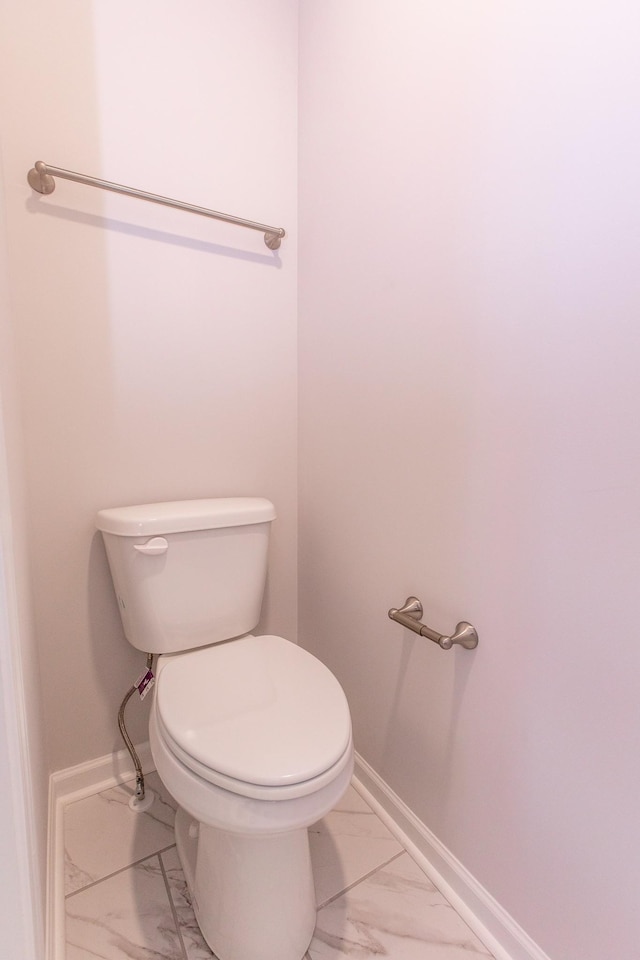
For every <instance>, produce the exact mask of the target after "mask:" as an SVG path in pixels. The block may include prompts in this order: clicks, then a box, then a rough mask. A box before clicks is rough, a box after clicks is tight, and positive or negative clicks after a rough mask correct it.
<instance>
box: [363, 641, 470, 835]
mask: <svg viewBox="0 0 640 960" xmlns="http://www.w3.org/2000/svg"><path fill="white" fill-rule="evenodd" d="M399 629H401V630H402V633H403V637H402V641H401V643H402V648H401V652H400V658H399V662H398V667H397V674H396V680H395V685H394V688H393V698H392V700H391V703H390V708H389V722H388V724H387V735H386V740H385V743H384V747H383V751H382V758H383V759H382V769H383V770H387V769H388V770H391V769H392V768H393V767H394V766H395V765H397V764H399V765H400V766H402V764H403V763H405V762H406V757H407V756H409V755H411V751H416V750H417V751H419V753H418V755H422V756H423V757H424V765H423V768H424V771H425V774H424V776H421V775H420V774H417V775H416V779H417V780H418V781H423V790H424V792H425V793H428V794H430V795H431V797H432V799H431V809H432V810H433V813H434V818H435V819H437V820H439V819H440V818H441V817H442V816H444V815H445V814H446V811H447V809H448V807H449V800H450V797H451V792H452V790H453V789H455V788H454V787H453V786H452V783H451V780H452V773H453V770H454V764H453V762H452V761H453V756H454V753H455V749H456V742H457V740H458V726H459V723H460V721H461V716H463V707H464V704H465V691H466V688H467V685H468V682H469V678H470V676H471V671H472V669H473V665H474V662H475V657H474V651H467V650H462V649H452V650H448V651H444V650H441V649H440V648H439V647H438V645H437V644H435V643H433V642H432V641H431V640H428V639H426V638H424V637H419V636H417V635H416V634H415V633H412V632H411V631H409V630H407V629H405V628H402V627H400V628H399ZM435 658H437V659H435ZM440 658H443V659H442V660H440ZM434 659H435V662H434ZM429 661H431V663H429ZM418 663H420V664H424V665H423V666H420V667H418V666H417V664H418ZM416 683H419V684H421V686H422V692H421V695H420V696H419V697H418V698H417V697H416V690H415V684H416ZM412 688H414V689H412ZM416 702H419V703H421V704H422V706H423V709H422V711H421V713H420V715H419V716H416V715H415V713H414V712H411V709H410V708H408V707H407V705H408V704H411V703H413V704H415V703H416ZM463 722H465V723H466V722H468V719H466V718H465V719H464V720H463ZM386 778H387V779H388V780H389V782H393V780H392V775H391V776H389V775H387V777H386ZM436 785H437V789H434V787H435V786H436Z"/></svg>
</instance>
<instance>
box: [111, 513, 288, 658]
mask: <svg viewBox="0 0 640 960" xmlns="http://www.w3.org/2000/svg"><path fill="white" fill-rule="evenodd" d="M275 515H276V514H275V509H274V507H273V504H272V503H271V502H270V501H269V500H265V499H263V498H261V497H232V498H225V499H211V500H179V501H173V502H171V503H146V504H143V505H141V506H136V507H116V508H114V509H111V510H101V511H100V512H99V513H98V516H97V519H96V526H97V528H98V530H100V531H101V533H102V537H103V539H104V544H105V547H106V551H107V557H108V560H109V568H110V570H111V578H112V580H113V585H114V588H115V592H116V597H117V600H118V607H119V609H120V616H121V618H122V625H123V627H124V632H125V635H126V637H127V640H128V641H129V643H131V644H133V646H134V647H137V648H138V649H139V650H144V651H145V652H147V653H175V652H178V651H180V650H189V649H190V648H192V647H202V646H206V645H208V644H210V643H219V642H220V641H222V640H228V639H230V638H231V637H239V636H241V635H242V634H244V633H249V631H250V630H252V629H253V628H254V627H255V626H256V624H257V623H258V620H259V619H260V608H261V606H262V595H263V592H264V584H265V579H266V574H267V549H268V544H269V528H270V524H271V521H272V520H274V519H275Z"/></svg>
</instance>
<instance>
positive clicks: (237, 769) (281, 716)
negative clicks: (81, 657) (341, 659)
mask: <svg viewBox="0 0 640 960" xmlns="http://www.w3.org/2000/svg"><path fill="white" fill-rule="evenodd" d="M274 517H275V511H274V509H273V506H272V504H271V503H270V502H269V501H267V500H263V499H261V498H233V499H225V500H203V501H179V502H174V503H161V504H145V505H143V506H141V507H124V508H116V509H113V510H103V511H101V512H100V513H99V514H98V521H97V526H98V528H99V529H100V530H101V531H102V535H103V538H104V542H105V546H106V549H107V557H108V560H109V566H110V570H111V574H112V579H113V582H114V587H115V591H116V596H117V599H118V604H119V609H120V613H121V617H122V621H123V626H124V629H125V633H126V635H127V638H128V639H129V641H130V642H131V643H133V645H134V646H136V647H138V648H139V649H141V650H145V651H147V652H152V653H158V654H159V655H160V656H159V659H158V663H157V668H156V684H155V689H154V696H153V702H152V707H151V714H150V721H149V739H150V744H151V752H152V756H153V759H154V762H155V765H156V769H157V771H158V774H159V776H160V778H161V779H162V781H163V782H164V784H165V786H166V787H167V789H168V790H169V792H170V793H171V794H172V796H173V797H174V798H175V800H176V801H177V803H178V804H179V810H178V814H177V817H176V845H177V849H178V854H179V857H180V861H181V864H182V866H183V869H184V874H185V878H186V881H187V886H188V888H189V891H190V894H191V899H192V903H193V907H194V911H195V914H196V919H197V921H198V924H199V926H200V929H201V931H202V934H203V936H204V938H205V940H206V941H207V943H208V944H209V946H210V947H211V949H212V950H213V951H214V953H215V954H216V956H217V957H218V958H219V960H301V958H302V957H303V956H304V954H305V952H306V949H307V947H308V945H309V943H310V941H311V938H312V935H313V931H314V927H315V912H316V906H315V893H314V887H313V877H312V871H311V862H310V856H309V842H308V835H307V827H308V826H310V825H311V824H312V823H314V822H316V821H317V820H319V819H320V818H321V817H323V816H325V815H326V814H327V813H328V812H329V811H330V810H331V809H332V808H333V806H334V805H335V804H336V803H337V802H338V800H339V799H340V797H341V796H342V795H343V794H344V792H345V790H346V789H347V787H348V784H349V781H350V779H351V775H352V771H353V741H352V732H351V720H350V715H349V708H348V704H347V701H346V698H345V695H344V693H343V691H342V688H341V687H340V684H339V683H338V681H337V680H336V678H335V677H334V676H333V675H332V674H331V672H330V671H329V670H328V669H327V667H326V666H325V665H324V664H322V663H321V662H320V661H319V660H318V659H316V658H315V657H314V656H312V655H311V654H310V653H308V652H307V651H305V650H303V649H302V648H301V647H298V646H297V645H296V644H294V643H291V642H290V641H288V640H286V639H284V638H282V637H278V636H273V635H266V636H254V635H253V634H251V633H250V632H249V631H250V630H251V629H252V628H253V627H254V626H255V624H256V622H257V620H258V617H259V612H260V602H261V599H262V592H263V588H264V580H265V575H266V557H267V549H266V547H267V540H268V532H269V525H270V523H271V521H272V520H273V519H274Z"/></svg>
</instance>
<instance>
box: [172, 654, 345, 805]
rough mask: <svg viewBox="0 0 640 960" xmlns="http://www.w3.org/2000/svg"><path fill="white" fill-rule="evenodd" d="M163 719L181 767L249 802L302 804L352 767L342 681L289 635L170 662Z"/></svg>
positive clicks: (188, 656)
mask: <svg viewBox="0 0 640 960" xmlns="http://www.w3.org/2000/svg"><path fill="white" fill-rule="evenodd" d="M154 712H155V713H156V720H157V725H158V732H159V734H160V735H161V737H162V739H163V740H164V741H165V744H166V746H167V747H168V748H169V749H170V750H171V752H172V753H173V754H174V755H175V756H176V758H177V759H178V760H179V761H180V762H181V763H183V764H184V765H185V766H186V767H188V768H189V769H191V770H192V771H193V772H194V773H196V774H197V775H198V776H200V777H202V778H203V779H205V780H208V781H209V782H211V783H213V784H216V785H218V786H221V787H223V788H225V789H227V790H229V791H230V792H232V793H236V794H240V795H243V796H246V797H254V798H257V799H273V800H278V799H290V798H295V797H302V796H305V795H307V794H310V793H312V792H314V791H316V790H318V789H321V788H322V786H324V784H325V783H328V782H330V781H331V780H332V779H334V778H335V777H336V776H338V775H339V773H340V771H341V770H342V769H343V767H346V766H347V765H349V764H350V763H351V758H352V749H353V748H352V739H351V720H350V715H349V708H348V705H347V701H346V697H345V695H344V693H343V691H342V688H341V686H340V684H339V683H338V681H337V680H336V678H335V677H334V676H333V674H332V673H331V672H330V671H329V670H328V669H327V668H326V667H325V666H324V664H323V663H321V662H320V661H319V660H317V659H316V658H315V657H314V656H313V655H312V654H310V653H308V652H307V651H306V650H303V649H302V648H301V647H298V646H297V645H296V644H293V643H291V642H290V641H288V640H285V639H284V638H282V637H276V636H262V637H254V636H247V637H243V638H241V639H239V640H233V641H230V642H228V643H222V644H215V645H213V646H210V647H204V648H199V649H197V650H194V651H191V652H190V653H186V654H178V655H175V656H172V657H162V658H161V660H160V662H159V664H158V676H157V685H156V695H155V702H154Z"/></svg>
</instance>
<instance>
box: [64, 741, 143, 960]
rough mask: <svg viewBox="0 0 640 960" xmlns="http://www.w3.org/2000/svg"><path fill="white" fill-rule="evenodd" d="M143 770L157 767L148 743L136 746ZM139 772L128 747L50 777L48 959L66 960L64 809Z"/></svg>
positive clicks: (124, 781) (129, 778)
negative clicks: (69, 804) (75, 801)
mask: <svg viewBox="0 0 640 960" xmlns="http://www.w3.org/2000/svg"><path fill="white" fill-rule="evenodd" d="M136 752H137V754H138V757H139V759H140V763H141V765H142V770H143V773H151V771H152V770H155V766H154V763H153V760H152V758H151V750H150V747H149V743H148V742H146V743H142V744H140V745H136ZM135 775H136V771H135V767H134V765H133V763H132V761H131V757H130V756H129V751H128V750H119V751H118V752H117V753H109V754H107V755H106V756H105V757H98V759H97V760H89V761H87V763H79V764H78V765H77V766H75V767H68V768H67V769H66V770H58V771H57V772H56V773H53V774H52V775H51V777H50V779H49V845H48V851H47V924H46V927H47V929H46V939H47V946H46V956H47V960H65V952H66V946H65V930H64V916H65V910H64V832H63V825H64V808H65V806H66V805H67V804H68V803H73V801H74V800H82V799H83V798H84V797H90V796H92V795H93V794H94V793H100V792H101V791H102V790H108V789H109V788H110V787H115V786H117V785H118V784H119V783H126V781H127V780H132V779H133V778H134V777H135Z"/></svg>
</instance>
